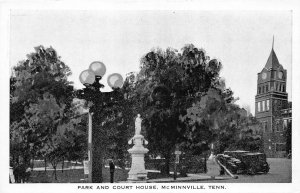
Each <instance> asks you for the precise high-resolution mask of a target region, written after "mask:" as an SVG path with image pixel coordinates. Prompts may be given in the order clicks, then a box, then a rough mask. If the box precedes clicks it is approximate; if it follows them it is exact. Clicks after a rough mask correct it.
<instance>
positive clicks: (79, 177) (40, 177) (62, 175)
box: [28, 168, 180, 183]
mask: <svg viewBox="0 0 300 193" xmlns="http://www.w3.org/2000/svg"><path fill="white" fill-rule="evenodd" d="M56 172H57V180H55V179H54V174H53V170H47V171H46V172H45V171H32V172H31V176H30V178H29V181H28V183H86V182H87V181H86V178H87V175H84V173H83V169H71V170H64V172H62V171H61V170H57V171H56ZM102 172H103V173H102V177H103V182H104V183H109V182H110V173H109V169H108V168H105V169H103V170H102ZM128 172H129V171H128V170H123V169H116V170H115V176H114V182H122V181H123V182H124V181H127V178H128ZM147 176H148V179H159V178H171V177H173V175H172V174H169V175H166V174H161V173H158V172H148V175H147ZM178 177H180V175H179V176H178Z"/></svg>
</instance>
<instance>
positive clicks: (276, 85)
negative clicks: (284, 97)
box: [275, 83, 278, 91]
mask: <svg viewBox="0 0 300 193" xmlns="http://www.w3.org/2000/svg"><path fill="white" fill-rule="evenodd" d="M275 90H276V91H278V84H277V83H275Z"/></svg>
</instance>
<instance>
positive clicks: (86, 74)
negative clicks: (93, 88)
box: [79, 70, 95, 85]
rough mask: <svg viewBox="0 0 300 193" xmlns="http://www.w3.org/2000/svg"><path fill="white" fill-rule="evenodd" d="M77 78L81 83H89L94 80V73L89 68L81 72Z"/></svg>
mask: <svg viewBox="0 0 300 193" xmlns="http://www.w3.org/2000/svg"><path fill="white" fill-rule="evenodd" d="M79 80H80V82H81V83H82V84H83V85H91V84H93V83H94V82H95V73H94V72H93V71H91V70H85V71H83V72H81V74H80V76H79Z"/></svg>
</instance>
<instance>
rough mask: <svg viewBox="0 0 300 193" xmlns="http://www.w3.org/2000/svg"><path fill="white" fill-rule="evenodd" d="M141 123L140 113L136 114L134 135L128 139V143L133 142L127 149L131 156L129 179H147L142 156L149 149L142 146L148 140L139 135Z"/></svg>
mask: <svg viewBox="0 0 300 193" xmlns="http://www.w3.org/2000/svg"><path fill="white" fill-rule="evenodd" d="M141 124H142V119H141V116H140V114H138V116H137V118H136V119H135V135H134V136H133V138H131V139H130V140H129V141H128V143H129V144H134V145H133V147H132V148H131V149H129V150H128V152H129V153H130V154H131V157H132V162H131V168H130V171H129V173H128V180H129V181H144V180H147V171H146V169H145V160H144V156H145V154H146V153H147V152H148V151H149V150H148V149H147V148H145V147H144V144H145V145H147V144H148V142H147V141H146V140H145V139H144V136H142V135H141V128H142V126H141Z"/></svg>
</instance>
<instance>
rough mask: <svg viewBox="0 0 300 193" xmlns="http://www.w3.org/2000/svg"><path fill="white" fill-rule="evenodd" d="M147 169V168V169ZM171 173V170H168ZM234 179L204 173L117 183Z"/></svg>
mask: <svg viewBox="0 0 300 193" xmlns="http://www.w3.org/2000/svg"><path fill="white" fill-rule="evenodd" d="M147 171H148V170H147ZM151 171H152V172H159V171H156V170H151ZM170 173H171V174H172V172H170ZM230 179H232V180H234V179H233V178H232V177H230V176H226V175H225V176H216V177H215V179H212V178H211V176H208V175H205V174H187V177H178V178H177V179H176V180H174V178H158V179H148V180H146V181H130V182H129V181H122V182H121V181H120V182H118V183H177V182H196V181H205V180H230Z"/></svg>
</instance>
